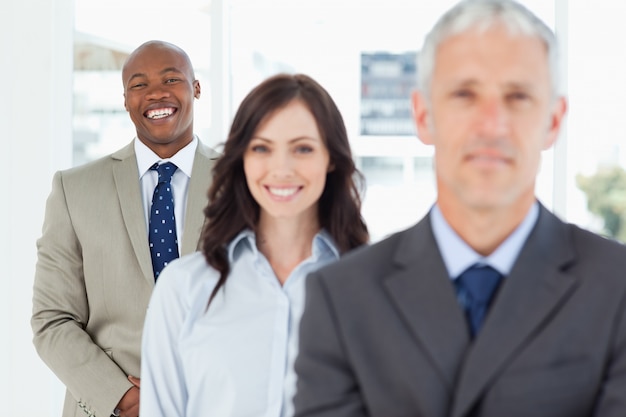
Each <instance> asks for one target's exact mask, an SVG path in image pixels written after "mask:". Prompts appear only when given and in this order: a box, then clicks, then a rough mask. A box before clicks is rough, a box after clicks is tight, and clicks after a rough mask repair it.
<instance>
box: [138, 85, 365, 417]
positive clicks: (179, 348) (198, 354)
mask: <svg viewBox="0 0 626 417" xmlns="http://www.w3.org/2000/svg"><path fill="white" fill-rule="evenodd" d="M358 174H359V173H358V171H357V170H356V167H355V165H354V161H353V160H352V155H351V151H350V145H349V142H348V136H347V133H346V130H345V126H344V123H343V119H342V117H341V114H340V112H339V109H338V108H337V106H336V105H335V103H334V101H333V100H332V98H331V97H330V96H329V95H328V93H327V92H326V90H324V89H323V88H322V86H320V85H319V84H318V83H317V82H316V81H314V80H313V79H311V78H310V77H308V76H306V75H301V74H300V75H298V74H297V75H287V74H279V75H275V76H273V77H270V78H268V79H267V80H265V81H263V82H262V83H261V84H260V85H258V86H257V87H255V88H254V89H253V90H252V91H251V92H250V94H248V95H247V96H246V97H245V98H244V100H243V101H242V103H241V106H240V107H239V109H238V110H237V113H236V114H235V118H234V120H233V124H232V128H231V131H230V134H229V136H228V139H227V141H226V143H225V145H224V153H223V155H222V157H221V158H220V159H219V161H218V162H217V163H216V165H215V168H214V169H213V184H212V186H211V188H210V189H209V204H208V206H207V208H206V210H205V215H206V222H205V226H204V229H203V233H202V236H203V242H202V252H197V253H195V254H193V255H190V256H186V257H182V258H181V259H179V260H178V261H174V262H172V263H171V264H169V265H168V267H167V268H165V269H164V270H163V273H162V275H160V276H159V281H158V284H157V286H156V288H155V292H154V295H153V298H152V299H151V302H150V308H149V310H148V314H147V317H146V323H145V328H144V339H143V344H142V367H141V369H142V371H141V372H142V384H141V410H142V413H144V414H145V415H149V416H152V417H184V416H190V417H191V416H194V417H195V416H198V415H206V414H214V415H219V416H222V415H224V416H232V417H237V416H241V417H243V416H250V415H255V416H256V415H264V416H268V417H279V416H282V417H289V416H291V415H292V413H293V407H292V402H291V399H292V397H293V394H294V392H295V388H296V386H295V384H296V381H295V374H294V371H293V362H294V360H295V357H296V355H297V353H298V326H299V320H300V315H301V314H302V311H303V308H304V299H305V282H306V277H307V275H308V274H309V273H310V272H312V271H315V270H317V269H318V268H320V267H322V266H324V265H327V264H328V263H330V262H334V261H335V260H336V259H337V258H338V257H339V256H340V255H342V254H344V253H346V252H348V251H350V250H352V249H354V248H356V247H358V246H360V245H362V244H364V243H366V242H367V241H368V232H367V227H366V226H365V223H364V222H363V219H362V217H361V214H360V205H361V202H360V194H359V190H358V188H357V184H356V183H355V179H356V178H358ZM224 323H228V325H226V326H225V325H224ZM251 338H252V339H253V340H254V344H251V343H250V340H251ZM241 398H245V399H246V400H245V401H241V400H239V399H241Z"/></svg>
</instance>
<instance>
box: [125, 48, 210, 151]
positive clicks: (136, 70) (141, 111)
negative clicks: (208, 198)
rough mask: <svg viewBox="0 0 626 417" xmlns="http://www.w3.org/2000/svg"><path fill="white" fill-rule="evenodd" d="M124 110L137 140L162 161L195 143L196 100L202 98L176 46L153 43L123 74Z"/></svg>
mask: <svg viewBox="0 0 626 417" xmlns="http://www.w3.org/2000/svg"><path fill="white" fill-rule="evenodd" d="M122 80H123V83H124V107H125V108H126V110H127V111H128V113H129V115H130V118H131V120H132V121H133V123H134V124H135V127H136V129H137V137H138V138H139V140H141V141H142V142H143V143H144V144H145V145H146V146H148V147H149V148H150V149H152V150H153V151H154V152H155V153H156V154H157V155H159V156H160V157H162V158H168V157H170V156H172V155H174V154H175V153H176V152H178V151H179V150H180V149H181V148H183V147H184V146H186V145H187V144H188V143H189V142H191V140H192V139H193V100H194V98H198V97H199V96H200V83H199V82H198V81H197V80H195V79H194V75H193V69H192V68H191V63H190V62H189V58H188V57H187V56H186V55H185V54H184V53H183V52H182V51H180V50H178V49H177V48H175V47H174V46H172V45H169V44H166V43H161V42H150V43H147V44H144V45H142V46H141V47H140V48H138V49H137V50H136V51H135V52H133V53H132V54H131V56H130V57H129V58H128V60H127V61H126V64H125V65H124V68H123V70H122Z"/></svg>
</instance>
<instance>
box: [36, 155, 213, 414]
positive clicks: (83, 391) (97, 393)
mask: <svg viewBox="0 0 626 417" xmlns="http://www.w3.org/2000/svg"><path fill="white" fill-rule="evenodd" d="M218 156H219V154H218V153H216V152H215V151H213V150H212V149H210V148H208V147H207V146H205V145H203V144H202V143H200V142H199V143H198V148H197V150H196V154H195V158H194V163H193V168H192V176H191V179H190V181H189V189H188V195H187V208H186V210H187V211H186V213H185V225H184V231H183V236H182V250H181V254H187V253H190V252H193V251H194V250H196V249H197V248H198V243H199V236H200V232H201V229H202V224H203V221H204V214H203V209H204V207H205V206H206V203H207V191H208V188H209V185H210V182H211V169H212V167H213V163H214V161H215V160H216V159H217V158H218ZM37 249H38V260H37V267H36V273H35V282H34V291H33V315H32V319H31V325H32V328H33V335H34V337H33V342H34V345H35V347H36V349H37V351H38V353H39V355H40V356H41V358H42V359H43V360H44V362H45V363H46V364H47V365H48V366H49V367H50V369H52V371H53V372H54V373H55V374H56V375H57V377H58V378H59V379H60V380H61V381H62V382H63V384H65V386H66V387H67V393H66V398H65V405H64V409H63V417H74V416H85V415H88V416H98V417H108V416H109V415H110V414H111V412H112V411H113V410H114V408H115V406H116V405H117V403H118V402H119V400H120V399H121V398H122V396H123V395H124V393H125V392H126V391H127V390H128V389H129V388H130V387H131V384H130V383H129V382H128V380H127V376H128V375H134V376H139V375H140V351H141V335H142V326H143V322H144V317H145V313H146V308H147V305H148V301H149V298H150V294H151V292H152V289H153V286H154V275H153V272H152V263H151V260H150V250H149V248H148V238H147V233H146V221H145V215H144V209H143V203H142V199H141V192H140V184H139V177H138V168H137V158H136V156H135V151H134V146H133V144H132V143H131V144H129V145H127V146H126V147H124V148H123V149H121V150H119V151H117V152H115V153H113V154H112V155H110V156H108V157H105V158H102V159H99V160H97V161H94V162H92V163H89V164H86V165H84V166H80V167H76V168H72V169H69V170H67V171H61V172H57V173H56V174H55V176H54V179H53V183H52V191H51V193H50V196H49V197H48V200H47V204H46V213H45V220H44V225H43V233H42V236H41V238H40V239H39V240H38V241H37Z"/></svg>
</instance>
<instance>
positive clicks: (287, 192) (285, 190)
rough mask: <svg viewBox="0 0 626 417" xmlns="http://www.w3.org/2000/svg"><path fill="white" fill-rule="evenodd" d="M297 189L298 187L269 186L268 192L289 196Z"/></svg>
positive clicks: (279, 195)
mask: <svg viewBox="0 0 626 417" xmlns="http://www.w3.org/2000/svg"><path fill="white" fill-rule="evenodd" d="M296 191H298V188H297V187H296V188H270V193H272V194H274V195H276V196H278V197H289V196H292V195H294V194H295V193H296Z"/></svg>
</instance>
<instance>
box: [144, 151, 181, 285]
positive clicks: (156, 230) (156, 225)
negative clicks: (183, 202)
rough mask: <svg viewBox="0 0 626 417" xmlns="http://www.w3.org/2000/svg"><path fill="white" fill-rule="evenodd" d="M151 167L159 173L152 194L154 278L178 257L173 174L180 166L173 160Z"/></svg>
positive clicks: (151, 235) (150, 235)
mask: <svg viewBox="0 0 626 417" xmlns="http://www.w3.org/2000/svg"><path fill="white" fill-rule="evenodd" d="M150 169H152V170H155V171H157V172H158V173H159V183H158V184H157V186H156V187H155V188H154V194H153V195H152V208H151V209H150V232H149V233H148V241H149V242H150V254H151V255H152V269H153V270H154V279H157V278H158V277H159V274H160V273H161V270H162V269H163V268H165V266H166V265H167V264H168V263H169V262H171V261H172V260H174V259H176V258H178V238H177V237H176V218H175V216H174V197H173V195H172V185H171V184H170V181H171V180H172V175H174V172H175V171H176V169H178V167H177V166H176V165H174V164H173V163H171V162H166V163H164V164H161V165H159V164H154V165H152V166H151V167H150Z"/></svg>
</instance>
